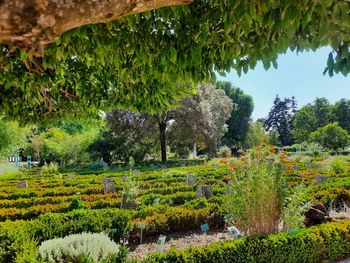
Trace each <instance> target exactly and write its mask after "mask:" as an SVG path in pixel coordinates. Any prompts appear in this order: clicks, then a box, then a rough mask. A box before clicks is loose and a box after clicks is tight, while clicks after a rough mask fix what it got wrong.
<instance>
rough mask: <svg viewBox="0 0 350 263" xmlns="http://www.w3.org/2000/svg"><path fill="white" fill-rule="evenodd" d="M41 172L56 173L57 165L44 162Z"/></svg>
mask: <svg viewBox="0 0 350 263" xmlns="http://www.w3.org/2000/svg"><path fill="white" fill-rule="evenodd" d="M41 172H42V174H57V173H58V165H57V164H56V163H50V164H45V165H44V166H43V167H42V168H41Z"/></svg>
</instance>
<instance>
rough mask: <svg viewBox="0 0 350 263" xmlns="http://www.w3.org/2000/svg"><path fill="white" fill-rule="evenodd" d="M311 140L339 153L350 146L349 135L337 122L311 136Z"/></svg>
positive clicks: (319, 129)
mask: <svg viewBox="0 0 350 263" xmlns="http://www.w3.org/2000/svg"><path fill="white" fill-rule="evenodd" d="M309 140H310V141H311V142H317V143H319V144H320V145H322V146H323V147H325V148H327V149H330V150H334V151H337V150H339V149H340V148H345V147H346V146H348V145H349V134H348V132H347V131H346V130H344V129H343V128H342V127H340V126H339V124H338V123H337V122H334V123H329V124H327V125H325V126H323V127H321V128H318V129H317V130H316V131H314V132H312V133H311V134H310V137H309Z"/></svg>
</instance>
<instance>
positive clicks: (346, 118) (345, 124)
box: [333, 99, 350, 133]
mask: <svg viewBox="0 0 350 263" xmlns="http://www.w3.org/2000/svg"><path fill="white" fill-rule="evenodd" d="M333 115H334V118H335V120H336V121H337V122H338V123H339V126H340V127H342V128H343V129H345V130H347V131H348V132H349V133H350V100H347V99H341V100H340V101H338V102H336V103H335V105H334V107H333Z"/></svg>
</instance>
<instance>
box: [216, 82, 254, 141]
mask: <svg viewBox="0 0 350 263" xmlns="http://www.w3.org/2000/svg"><path fill="white" fill-rule="evenodd" d="M216 85H217V86H218V87H219V88H221V89H223V90H224V91H225V93H226V95H227V96H228V97H230V98H231V100H232V102H233V111H232V113H231V116H230V118H229V119H228V121H227V126H228V127H227V133H226V134H225V136H224V138H223V139H222V141H223V143H224V144H226V145H227V146H230V147H232V146H236V147H237V146H241V145H240V144H242V142H243V141H244V139H245V137H246V135H247V132H248V129H249V122H250V121H251V119H250V116H251V115H252V112H253V110H254V103H253V98H252V97H251V96H250V95H247V94H245V93H244V92H243V90H241V89H240V88H237V87H233V86H232V84H231V83H230V82H226V81H225V82H222V81H219V82H217V84H216Z"/></svg>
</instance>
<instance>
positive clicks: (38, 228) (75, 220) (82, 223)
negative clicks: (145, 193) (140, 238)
mask: <svg viewBox="0 0 350 263" xmlns="http://www.w3.org/2000/svg"><path fill="white" fill-rule="evenodd" d="M130 217H131V216H130V213H129V212H127V211H123V210H119V209H105V210H74V211H71V212H68V213H62V214H60V213H55V214H52V213H48V214H44V215H41V216H39V217H38V219H36V220H35V224H34V226H33V227H32V231H33V232H34V233H33V235H34V237H35V238H36V239H37V240H38V241H39V242H42V241H44V240H48V239H52V238H56V237H64V236H67V235H69V234H77V233H82V232H85V231H86V232H91V233H100V232H102V231H107V232H109V231H110V229H115V230H116V231H115V233H113V239H114V240H115V241H116V242H119V240H120V239H123V238H126V237H127V236H128V234H129V231H130V229H131V222H130Z"/></svg>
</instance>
